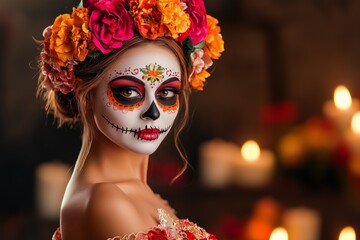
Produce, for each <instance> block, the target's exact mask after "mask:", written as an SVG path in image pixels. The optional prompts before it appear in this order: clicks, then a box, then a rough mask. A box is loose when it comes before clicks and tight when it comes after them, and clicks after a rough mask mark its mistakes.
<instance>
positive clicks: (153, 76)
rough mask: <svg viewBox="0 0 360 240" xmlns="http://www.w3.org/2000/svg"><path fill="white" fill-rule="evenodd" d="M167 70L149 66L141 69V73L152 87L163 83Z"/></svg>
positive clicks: (152, 65) (158, 66)
mask: <svg viewBox="0 0 360 240" xmlns="http://www.w3.org/2000/svg"><path fill="white" fill-rule="evenodd" d="M164 71H165V68H163V67H161V66H160V65H158V64H156V63H155V64H152V63H151V64H149V65H146V66H145V68H141V72H142V73H143V74H144V75H143V76H142V79H143V80H146V81H149V82H150V84H151V85H153V84H154V83H155V82H161V80H163V79H164Z"/></svg>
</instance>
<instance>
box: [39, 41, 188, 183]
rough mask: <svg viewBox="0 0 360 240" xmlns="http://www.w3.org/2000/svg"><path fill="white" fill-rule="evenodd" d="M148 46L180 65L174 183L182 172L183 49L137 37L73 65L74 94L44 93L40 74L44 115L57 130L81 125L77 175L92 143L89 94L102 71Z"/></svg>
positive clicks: (185, 97) (185, 109) (185, 80)
mask: <svg viewBox="0 0 360 240" xmlns="http://www.w3.org/2000/svg"><path fill="white" fill-rule="evenodd" d="M148 42H152V43H155V44H158V45H160V46H165V47H167V48H168V49H170V50H171V51H172V52H173V53H174V55H175V56H176V58H177V59H178V60H179V63H180V67H181V81H182V91H181V94H180V111H179V115H178V117H177V119H176V121H177V124H176V127H175V129H174V142H175V146H176V149H177V150H178V152H179V154H180V157H181V158H182V159H183V161H184V165H183V168H182V169H181V170H180V172H179V173H178V175H177V176H176V177H175V179H176V178H177V177H179V176H180V175H181V174H182V173H183V172H184V171H185V169H186V167H187V164H188V162H187V160H186V157H185V155H184V154H183V151H182V149H181V147H180V140H179V135H180V132H181V131H182V130H183V129H184V127H185V126H186V123H187V120H188V115H189V114H188V110H189V95H190V86H189V82H188V74H189V67H188V64H187V61H186V57H185V55H184V51H183V50H182V47H181V46H180V45H179V44H178V43H177V42H175V41H174V40H173V39H171V38H166V37H162V38H157V39H155V40H148V39H144V38H142V37H140V36H138V35H135V36H134V37H133V38H132V39H131V40H129V41H126V42H125V43H124V44H123V46H122V47H121V48H119V49H116V50H114V51H112V52H111V53H109V54H106V55H100V56H98V57H96V58H90V57H89V58H87V59H86V60H85V61H84V62H82V63H80V64H78V65H76V66H75V67H74V72H75V76H76V81H77V83H76V90H75V91H74V92H70V93H68V94H62V93H61V92H60V91H54V90H46V89H44V87H43V82H44V76H43V75H42V74H40V76H39V80H38V91H37V94H38V96H40V97H42V98H43V99H44V102H45V110H46V112H47V113H52V114H53V115H54V116H55V118H56V119H57V120H58V124H59V126H61V125H63V124H65V123H67V124H70V125H74V124H75V123H81V124H82V129H83V133H82V142H83V144H82V148H81V151H80V154H79V158H78V160H77V162H76V169H77V170H79V171H80V170H81V169H82V167H83V165H84V162H85V159H86V157H87V155H88V153H89V150H90V146H91V143H92V140H93V130H94V129H95V126H94V121H93V117H92V109H91V107H90V104H89V99H90V96H91V95H90V94H91V91H92V90H93V89H94V88H96V87H97V86H98V85H99V84H100V82H101V79H103V74H104V73H105V71H104V70H105V69H107V68H108V67H109V66H111V65H112V64H114V62H115V61H116V60H117V59H118V58H119V56H121V55H122V54H123V53H124V52H125V51H127V50H128V49H130V48H132V47H135V46H139V45H142V44H145V43H148Z"/></svg>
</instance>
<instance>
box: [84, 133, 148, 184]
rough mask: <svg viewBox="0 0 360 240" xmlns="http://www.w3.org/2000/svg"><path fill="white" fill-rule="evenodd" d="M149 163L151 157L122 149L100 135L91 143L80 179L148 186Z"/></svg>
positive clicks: (93, 181)
mask: <svg viewBox="0 0 360 240" xmlns="http://www.w3.org/2000/svg"><path fill="white" fill-rule="evenodd" d="M148 161H149V155H143V154H138V153H135V152H132V151H130V150H128V149H125V148H123V147H120V146H118V145H116V144H115V143H113V142H112V141H110V140H109V139H108V138H107V137H105V136H104V135H103V134H101V133H98V134H96V137H94V139H93V141H92V143H91V147H90V152H89V154H88V156H87V158H86V160H85V163H84V166H83V169H82V170H81V173H80V177H81V178H82V179H83V180H85V181H86V182H91V183H96V182H113V183H119V182H124V181H130V180H139V181H141V182H143V183H144V184H146V180H147V169H148Z"/></svg>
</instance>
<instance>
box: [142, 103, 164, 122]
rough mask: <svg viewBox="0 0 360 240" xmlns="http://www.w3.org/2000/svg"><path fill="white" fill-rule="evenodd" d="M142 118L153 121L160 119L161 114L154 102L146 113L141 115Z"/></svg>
mask: <svg viewBox="0 0 360 240" xmlns="http://www.w3.org/2000/svg"><path fill="white" fill-rule="evenodd" d="M141 117H142V118H150V119H152V120H156V119H158V118H159V117H160V112H159V110H158V108H157V107H156V105H155V103H154V101H153V102H152V103H151V105H150V107H149V109H148V110H146V112H144V113H143V114H142V115H141Z"/></svg>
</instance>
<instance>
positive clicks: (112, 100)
mask: <svg viewBox="0 0 360 240" xmlns="http://www.w3.org/2000/svg"><path fill="white" fill-rule="evenodd" d="M180 76H181V69H180V64H179V62H178V60H177V58H176V57H175V55H174V54H173V53H172V52H171V51H170V50H169V49H167V48H165V47H163V46H159V45H155V44H153V43H148V44H146V45H141V46H138V47H135V48H131V49H129V50H128V51H126V52H125V53H124V54H123V55H121V57H120V58H119V59H118V60H117V62H116V63H115V64H113V65H112V66H110V67H109V69H107V70H106V74H105V78H104V79H103V80H102V82H101V83H100V85H99V86H98V87H97V88H96V90H95V97H94V103H93V110H94V118H95V123H96V126H97V127H98V129H99V130H100V132H102V133H103V134H104V135H105V136H106V137H107V138H109V139H110V140H111V141H112V142H114V143H115V144H117V145H118V146H120V147H124V148H127V149H130V150H131V151H133V152H137V153H141V154H151V153H153V152H154V151H155V150H156V149H157V148H158V146H159V145H160V143H161V142H162V140H163V139H164V138H165V136H166V135H167V134H168V132H169V131H170V129H171V127H172V125H173V123H174V120H175V118H176V116H177V113H178V110H179V93H180V89H181V79H180Z"/></svg>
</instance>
